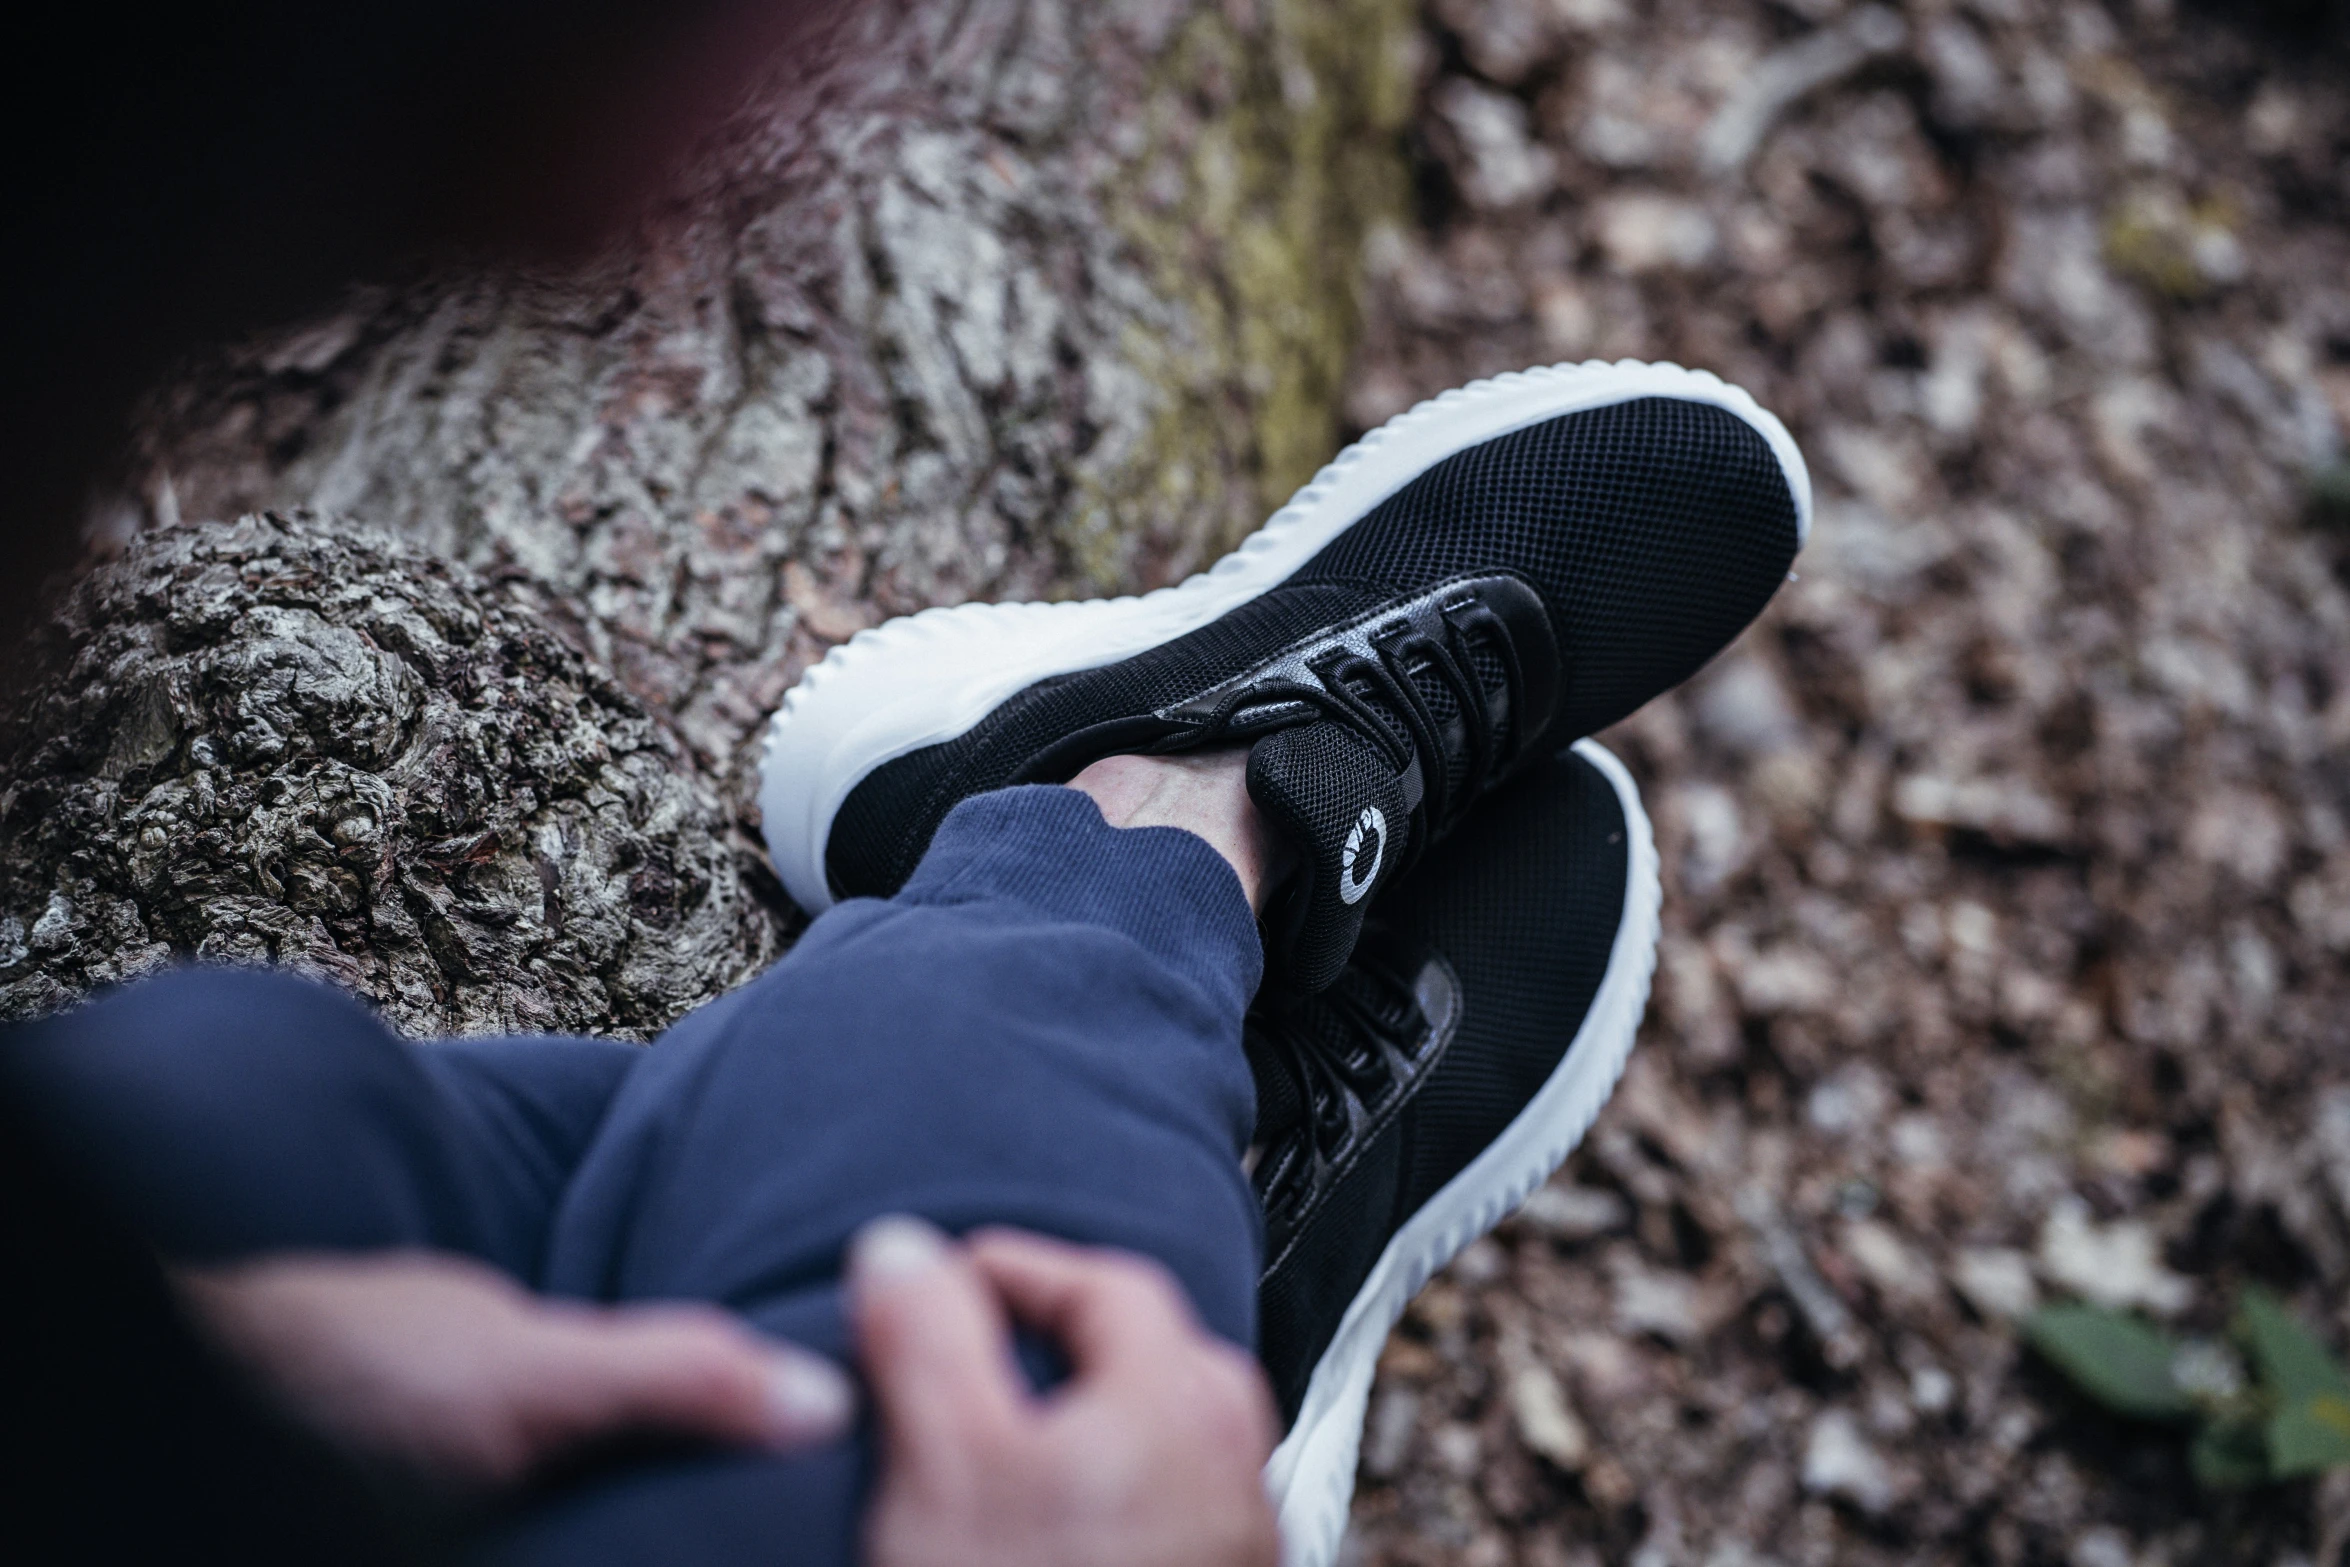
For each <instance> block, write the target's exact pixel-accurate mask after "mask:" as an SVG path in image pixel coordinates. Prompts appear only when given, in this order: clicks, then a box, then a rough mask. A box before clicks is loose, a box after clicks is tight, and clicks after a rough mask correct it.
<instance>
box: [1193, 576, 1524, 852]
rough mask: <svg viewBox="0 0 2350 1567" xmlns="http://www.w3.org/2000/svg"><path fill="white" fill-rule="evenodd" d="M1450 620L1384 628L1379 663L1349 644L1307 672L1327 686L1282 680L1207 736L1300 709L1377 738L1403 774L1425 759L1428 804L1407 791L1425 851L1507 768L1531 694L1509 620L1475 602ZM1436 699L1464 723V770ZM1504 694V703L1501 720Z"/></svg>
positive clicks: (1378, 638)
mask: <svg viewBox="0 0 2350 1567" xmlns="http://www.w3.org/2000/svg"><path fill="white" fill-rule="evenodd" d="M1440 623H1441V625H1442V628H1443V629H1442V634H1441V635H1437V636H1431V635H1430V634H1428V633H1427V632H1425V631H1423V630H1421V629H1420V628H1419V627H1417V626H1415V625H1414V624H1413V623H1412V622H1410V621H1408V620H1400V621H1397V622H1395V623H1394V624H1392V625H1389V626H1385V627H1382V628H1380V629H1378V630H1376V631H1374V632H1372V633H1371V635H1370V637H1369V638H1368V639H1367V640H1368V641H1369V643H1370V646H1371V650H1372V656H1370V657H1365V656H1364V655H1363V654H1361V653H1359V652H1357V651H1356V650H1354V649H1353V648H1348V647H1339V648H1334V649H1332V650H1331V651H1329V652H1327V653H1324V654H1322V655H1320V656H1319V657H1317V658H1315V659H1314V660H1312V661H1311V662H1310V663H1308V665H1307V666H1306V667H1307V668H1308V669H1310V670H1311V671H1312V672H1313V674H1314V676H1315V678H1316V680H1318V681H1319V682H1320V684H1319V685H1315V684H1310V683H1308V682H1306V681H1302V680H1289V679H1280V678H1275V679H1270V680H1266V681H1262V682H1259V683H1257V684H1255V685H1251V686H1245V687H1242V688H1240V689H1238V690H1235V691H1232V692H1230V693H1228V694H1227V695H1226V696H1225V697H1224V698H1223V699H1222V700H1221V701H1220V702H1218V704H1217V705H1216V708H1215V710H1214V711H1213V712H1212V713H1211V714H1210V715H1208V718H1207V722H1206V725H1205V731H1206V733H1208V734H1209V735H1218V734H1221V733H1222V732H1223V731H1224V730H1225V729H1226V728H1228V727H1229V726H1230V725H1231V724H1232V721H1233V720H1234V718H1235V717H1236V716H1237V715H1239V714H1240V713H1242V712H1245V711H1250V710H1254V709H1261V708H1265V707H1271V706H1276V705H1279V704H1282V703H1286V702H1295V703H1299V704H1301V705H1303V706H1306V707H1309V708H1312V709H1313V710H1314V711H1315V712H1317V713H1319V714H1320V715H1321V716H1322V717H1324V718H1326V719H1329V720H1332V721H1333V722H1336V723H1340V724H1344V725H1345V726H1346V727H1348V728H1349V729H1351V730H1353V731H1355V732H1356V733H1357V734H1360V735H1362V736H1364V737H1365V738H1367V739H1369V740H1371V741H1372V742H1373V744H1375V745H1376V746H1377V747H1378V748H1379V750H1380V752H1381V754H1383V755H1384V756H1385V757H1386V758H1387V761H1388V763H1389V764H1390V765H1391V766H1392V767H1394V769H1395V770H1396V771H1397V772H1398V773H1401V774H1405V775H1407V776H1409V775H1410V774H1411V773H1412V771H1413V770H1414V769H1413V764H1414V762H1415V761H1416V762H1417V763H1418V768H1417V771H1418V775H1419V778H1420V787H1419V790H1418V797H1417V799H1414V798H1413V793H1412V791H1410V790H1408V789H1407V791H1406V799H1407V801H1409V802H1410V803H1411V804H1412V808H1413V824H1414V826H1415V827H1418V828H1420V829H1422V830H1421V831H1419V832H1416V833H1415V834H1414V835H1413V842H1414V843H1415V844H1424V843H1426V842H1427V841H1428V839H1429V837H1430V836H1431V834H1430V832H1429V831H1428V830H1427V829H1431V828H1433V829H1435V830H1436V831H1438V832H1441V831H1442V830H1443V829H1445V828H1447V827H1449V826H1450V825H1451V824H1452V822H1453V821H1454V819H1455V818H1456V817H1457V816H1458V815H1459V814H1460V812H1462V811H1463V810H1465V809H1466V808H1467V806H1468V804H1469V802H1471V801H1473V800H1475V799H1476V798H1477V796H1478V795H1479V794H1481V793H1483V792H1484V789H1485V786H1486V785H1487V784H1488V783H1489V782H1491V781H1492V780H1493V779H1494V778H1495V777H1496V776H1497V775H1498V774H1499V773H1500V772H1501V771H1502V770H1503V769H1504V768H1506V766H1507V764H1508V762H1509V761H1510V757H1509V756H1508V755H1506V754H1505V752H1504V729H1505V727H1506V726H1507V725H1508V719H1509V715H1511V714H1514V713H1516V712H1518V711H1519V709H1520V707H1521V705H1522V703H1523V701H1524V692H1525V674H1524V671H1523V669H1522V668H1521V667H1520V665H1519V662H1518V656H1517V649H1516V648H1515V647H1514V646H1513V645H1512V643H1511V641H1510V638H1509V634H1508V632H1507V631H1506V630H1504V629H1503V627H1502V624H1501V620H1500V617H1498V616H1496V615H1495V614H1494V613H1493V612H1492V611H1491V610H1490V609H1487V608H1486V607H1485V606H1484V605H1483V604H1482V603H1480V602H1479V601H1478V600H1476V599H1475V598H1473V597H1472V598H1468V599H1463V600H1459V601H1456V602H1455V603H1452V604H1447V605H1445V606H1444V607H1443V610H1442V611H1441V621H1440ZM1480 644H1481V645H1482V646H1483V647H1485V648H1486V649H1488V650H1489V651H1490V652H1491V654H1492V655H1493V662H1494V673H1496V674H1498V676H1499V679H1500V686H1501V689H1500V691H1499V692H1498V693H1494V692H1492V691H1489V689H1488V684H1487V679H1486V678H1485V676H1484V674H1483V673H1482V672H1481V670H1480V666H1479V663H1478V661H1477V658H1476V655H1475V648H1476V646H1477V645H1480ZM1434 693H1441V702H1442V705H1443V706H1444V707H1446V708H1448V709H1450V711H1451V714H1453V715H1457V717H1458V720H1459V723H1460V726H1461V733H1462V740H1463V749H1464V750H1465V753H1466V754H1465V756H1464V757H1462V758H1461V759H1460V760H1461V761H1463V762H1464V763H1465V765H1463V766H1460V767H1457V768H1456V767H1455V766H1454V765H1453V764H1454V760H1455V758H1454V756H1453V752H1452V748H1451V747H1450V746H1448V744H1447V743H1446V729H1447V727H1448V722H1447V717H1446V716H1444V715H1440V714H1439V713H1438V711H1437V706H1438V703H1437V702H1435V701H1432V700H1431V695H1432V694H1434ZM1495 694H1499V695H1500V696H1501V698H1502V701H1501V703H1500V715H1499V717H1498V718H1497V716H1496V713H1495V710H1494V704H1493V702H1492V700H1491V698H1492V696H1493V695H1495Z"/></svg>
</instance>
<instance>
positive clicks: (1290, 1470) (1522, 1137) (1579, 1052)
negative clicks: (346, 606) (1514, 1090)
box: [1265, 740, 1662, 1567]
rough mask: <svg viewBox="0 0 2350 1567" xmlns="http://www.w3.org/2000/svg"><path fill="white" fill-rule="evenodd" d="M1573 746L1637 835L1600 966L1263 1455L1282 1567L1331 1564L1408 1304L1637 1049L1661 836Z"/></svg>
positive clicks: (1622, 781)
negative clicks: (1507, 1111)
mask: <svg viewBox="0 0 2350 1567" xmlns="http://www.w3.org/2000/svg"><path fill="white" fill-rule="evenodd" d="M1575 754H1576V755H1577V756H1580V757H1582V758H1583V759H1584V760H1585V761H1587V762H1589V763H1591V765H1592V766H1594V767H1596V768H1598V769H1599V771H1600V773H1601V774H1602V775H1603V776H1605V777H1606V779H1607V780H1608V782H1609V783H1611V784H1613V785H1614V786H1615V791H1616V798H1617V800H1619V801H1620V802H1622V804H1623V808H1624V823H1625V826H1626V828H1627V829H1628V831H1629V832H1630V835H1631V844H1630V849H1631V854H1630V860H1629V864H1628V866H1627V870H1628V872H1629V874H1628V875H1627V877H1626V880H1625V886H1624V912H1623V917H1622V919H1621V920H1620V921H1619V922H1618V923H1617V926H1616V940H1615V945H1614V947H1613V948H1611V949H1610V951H1609V953H1608V960H1607V972H1606V973H1605V974H1604V975H1603V976H1602V977H1601V979H1600V982H1599V991H1598V994H1597V995H1595V996H1594V997H1593V998H1592V1002H1591V1010H1590V1011H1589V1012H1587V1013H1585V1014H1584V1017H1583V1023H1582V1026H1581V1027H1580V1028H1578V1029H1577V1030H1576V1032H1575V1040H1574V1043H1573V1044H1571V1045H1569V1046H1568V1047H1567V1053H1566V1054H1565V1055H1564V1056H1562V1057H1561V1058H1560V1059H1559V1064H1558V1067H1557V1068H1556V1069H1555V1070H1554V1071H1553V1072H1552V1073H1551V1074H1550V1080H1549V1081H1548V1082H1546V1083H1544V1084H1543V1085H1542V1088H1541V1090H1540V1091H1539V1092H1537V1093H1536V1094H1535V1096H1534V1098H1533V1099H1532V1100H1531V1101H1529V1102H1528V1104H1527V1105H1526V1108H1525V1109H1523V1110H1521V1111H1519V1112H1518V1117H1517V1119H1516V1120H1514V1121H1512V1122H1511V1123H1510V1124H1509V1126H1508V1128H1507V1129H1505V1130H1504V1131H1503V1132H1502V1134H1501V1136H1499V1137H1498V1138H1496V1139H1494V1141H1493V1142H1492V1144H1491V1145H1489V1146H1488V1147H1487V1148H1486V1150H1485V1151H1484V1152H1483V1153H1481V1154H1479V1155H1478V1156H1477V1157H1476V1159H1475V1160H1473V1161H1472V1162H1471V1163H1470V1165H1469V1167H1468V1168H1467V1169H1465V1170H1463V1171H1462V1172H1461V1173H1460V1174H1458V1175H1456V1176H1454V1177H1453V1178H1452V1179H1451V1180H1450V1181H1447V1182H1446V1183H1445V1184H1444V1187H1443V1189H1442V1190H1440V1191H1438V1192H1437V1194H1436V1195H1435V1196H1434V1197H1432V1198H1430V1199H1429V1201H1428V1205H1427V1206H1426V1207H1424V1208H1422V1209H1421V1210H1420V1211H1419V1212H1418V1213H1416V1214H1414V1215H1413V1216H1412V1217H1411V1219H1410V1220H1409V1221H1408V1222H1407V1223H1406V1224H1405V1225H1404V1227H1403V1228H1402V1229H1400V1230H1398V1231H1397V1232H1396V1234H1395V1238H1394V1239H1393V1240H1391V1241H1389V1242H1388V1243H1387V1249H1386V1250H1385V1251H1383V1252H1381V1253H1380V1254H1379V1261H1378V1262H1377V1263H1376V1264H1375V1265H1374V1266H1373V1267H1372V1269H1371V1275H1370V1277H1369V1278H1368V1279H1366V1280H1365V1281H1364V1283H1363V1287H1362V1289H1361V1290H1359V1291H1357V1292H1356V1294H1355V1298H1354V1302H1353V1304H1351V1305H1350V1306H1348V1307H1347V1311H1346V1315H1345V1317H1343V1318H1342V1319H1340V1321H1339V1325H1338V1333H1337V1335H1336V1336H1335V1337H1334V1338H1333V1339H1332V1340H1331V1341H1330V1347H1329V1348H1328V1349H1327V1350H1325V1351H1324V1352H1323V1355H1322V1359H1321V1361H1320V1363H1319V1364H1317V1365H1316V1366H1315V1367H1314V1375H1313V1378H1312V1380H1311V1381H1310V1382H1308V1383H1307V1385H1306V1396H1305V1402H1304V1404H1303V1405H1302V1406H1301V1407H1300V1408H1299V1410H1298V1417H1297V1420H1296V1422H1295V1424H1293V1425H1292V1426H1291V1427H1290V1429H1289V1435H1288V1437H1287V1438H1286V1439H1284V1440H1283V1442H1282V1443H1281V1445H1280V1446H1279V1447H1278V1448H1276V1449H1274V1451H1273V1457H1272V1461H1271V1462H1269V1463H1268V1464H1266V1465H1265V1490H1266V1494H1267V1495H1269V1496H1270V1497H1271V1498H1272V1501H1273V1508H1274V1511H1275V1513H1276V1514H1277V1515H1278V1516H1279V1518H1280V1520H1281V1540H1282V1560H1283V1562H1284V1564H1285V1567H1330V1564H1331V1563H1332V1562H1333V1561H1335V1560H1336V1559H1337V1556H1338V1548H1339V1543H1340V1542H1341V1541H1342V1540H1343V1539H1344V1538H1345V1535H1346V1519H1347V1508H1348V1504H1349V1503H1350V1502H1351V1501H1352V1499H1353V1497H1354V1488H1355V1462H1356V1455H1357V1452H1358V1451H1359V1449H1360V1448H1361V1446H1362V1440H1363V1414H1364V1410H1365V1407H1366V1406H1367V1404H1368V1403H1369V1401H1370V1397H1371V1377H1372V1373H1373V1372H1374V1371H1375V1370H1376V1369H1377V1368H1378V1364H1379V1351H1380V1349H1381V1347H1382V1346H1384V1345H1385V1344H1386V1342H1387V1334H1388V1331H1389V1330H1390V1329H1392V1328H1393V1327H1394V1326H1395V1324H1396V1319H1397V1318H1399V1317H1401V1316H1402V1315H1403V1309H1404V1306H1405V1305H1406V1304H1407V1303H1408V1302H1409V1301H1410V1300H1411V1298H1412V1296H1413V1295H1415V1294H1416V1293H1418V1291H1419V1288H1420V1286H1421V1285H1423V1284H1425V1283H1427V1282H1428V1279H1429V1276H1430V1275H1432V1274H1434V1273H1435V1272H1436V1270H1437V1269H1439V1268H1441V1267H1443V1266H1444V1265H1445V1264H1446V1263H1448V1262H1450V1261H1452V1259H1453V1258H1454V1257H1455V1256H1457V1255H1458V1254H1459V1252H1460V1250H1461V1248H1462V1247H1464V1246H1466V1245H1468V1244H1469V1242H1471V1241H1472V1240H1475V1239H1476V1238H1477V1237H1478V1236H1480V1235H1483V1234H1484V1233H1485V1232H1486V1231H1488V1230H1490V1229H1492V1228H1493V1227H1494V1225H1496V1224H1498V1223H1500V1222H1501V1220H1502V1219H1503V1218H1504V1217H1505V1216H1506V1215H1508V1214H1509V1213H1510V1212H1512V1211H1513V1210H1514V1209H1516V1208H1517V1206H1518V1204H1520V1203H1522V1202H1524V1201H1525V1200H1526V1197H1527V1194H1528V1193H1530V1192H1532V1191H1533V1190H1534V1188H1535V1187H1537V1186H1540V1185H1541V1184H1542V1183H1543V1182H1544V1181H1546V1180H1548V1179H1549V1178H1550V1174H1551V1172H1552V1171H1554V1170H1556V1169H1557V1168H1558V1167H1559V1166H1560V1165H1561V1164H1563V1163H1565V1162H1566V1158H1567V1155H1568V1154H1570V1153H1572V1152H1574V1150H1575V1145H1576V1144H1578V1143H1580V1142H1582V1140H1583V1134H1584V1133H1585V1132H1588V1131H1589V1130H1590V1129H1591V1123H1592V1121H1593V1119H1595V1118H1596V1117H1597V1116H1598V1114H1599V1109H1600V1106H1602V1105H1604V1104H1606V1103H1607V1099H1608V1095H1610V1094H1612V1093H1613V1092H1615V1087H1616V1080H1617V1079H1618V1078H1620V1077H1622V1076H1623V1073H1624V1062H1625V1060H1626V1059H1627V1058H1628V1057H1629V1056H1630V1055H1631V1053H1632V1040H1633V1036H1634V1035H1635V1034H1636V1033H1637V1032H1638V1031H1639V1028H1640V1018H1641V1014H1642V1013H1643V1012H1645V1011H1646V1010H1647V1008H1648V984H1649V979H1650V977H1651V976H1652V975H1653V974H1654V972H1655V970H1656V939H1657V910H1658V906H1659V904H1660V902H1661V900H1662V893H1661V891H1660V889H1659V887H1658V883H1657V860H1656V837H1655V835H1654V833H1652V832H1651V831H1650V829H1649V825H1648V815H1647V813H1646V812H1644V811H1643V810H1642V809H1641V808H1640V791H1639V789H1638V788H1637V787H1635V786H1634V784H1633V782H1632V777H1631V775H1630V774H1629V773H1627V772H1625V771H1624V764H1623V763H1621V762H1619V761H1617V760H1616V759H1615V757H1613V756H1611V755H1610V754H1609V753H1608V752H1607V750H1606V748H1605V747H1603V746H1601V745H1599V744H1598V743H1597V742H1595V741H1591V740H1582V741H1578V742H1576V745H1575Z"/></svg>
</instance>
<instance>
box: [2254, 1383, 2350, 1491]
mask: <svg viewBox="0 0 2350 1567" xmlns="http://www.w3.org/2000/svg"><path fill="white" fill-rule="evenodd" d="M2345 1464H2350V1398H2345V1397H2343V1396H2342V1395H2341V1394H2339V1393H2316V1394H2312V1395H2311V1396H2310V1397H2308V1398H2304V1399H2300V1400H2297V1401H2296V1402H2294V1403H2291V1404H2288V1405H2286V1406H2285V1407H2284V1408H2283V1409H2280V1410H2278V1411H2277V1412H2276V1414H2275V1415H2273V1416H2271V1417H2270V1419H2269V1422H2268V1467H2269V1472H2270V1473H2272V1474H2274V1475H2275V1476H2276V1477H2277V1478H2278V1479H2280V1480H2289V1479H2291V1478H2292V1477H2293V1476H2295V1475H2309V1474H2318V1473H2321V1472H2323V1471H2325V1470H2328V1469H2336V1468H2340V1467H2341V1466H2343V1465H2345Z"/></svg>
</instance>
